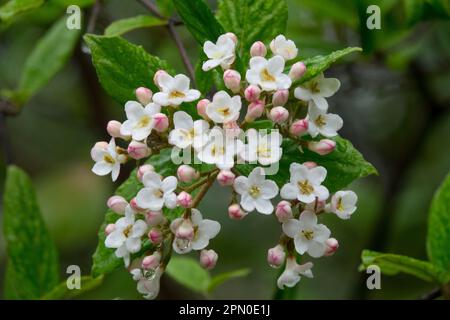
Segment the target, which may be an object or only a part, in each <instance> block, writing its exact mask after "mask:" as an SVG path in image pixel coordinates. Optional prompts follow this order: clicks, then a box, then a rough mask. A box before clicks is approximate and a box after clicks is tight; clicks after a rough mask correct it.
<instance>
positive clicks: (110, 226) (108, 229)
mask: <svg viewBox="0 0 450 320" xmlns="http://www.w3.org/2000/svg"><path fill="white" fill-rule="evenodd" d="M114 230H116V225H115V224H114V223H110V224H108V225H107V226H106V228H105V234H106V235H108V234H110V233H112V232H114Z"/></svg>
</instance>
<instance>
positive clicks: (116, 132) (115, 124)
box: [106, 120, 129, 139]
mask: <svg viewBox="0 0 450 320" xmlns="http://www.w3.org/2000/svg"><path fill="white" fill-rule="evenodd" d="M121 126H122V124H121V123H120V122H119V121H116V120H111V121H109V122H108V125H107V126H106V131H108V134H109V135H110V136H111V137H113V138H121V139H128V138H129V136H128V137H127V136H124V135H122V134H121V133H120V127H121Z"/></svg>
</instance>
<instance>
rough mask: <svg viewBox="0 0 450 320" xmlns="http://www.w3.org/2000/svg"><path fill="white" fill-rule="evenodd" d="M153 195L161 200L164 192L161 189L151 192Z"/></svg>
mask: <svg viewBox="0 0 450 320" xmlns="http://www.w3.org/2000/svg"><path fill="white" fill-rule="evenodd" d="M153 195H154V196H155V197H157V198H162V197H163V195H164V192H163V191H162V190H161V189H156V190H155V191H153Z"/></svg>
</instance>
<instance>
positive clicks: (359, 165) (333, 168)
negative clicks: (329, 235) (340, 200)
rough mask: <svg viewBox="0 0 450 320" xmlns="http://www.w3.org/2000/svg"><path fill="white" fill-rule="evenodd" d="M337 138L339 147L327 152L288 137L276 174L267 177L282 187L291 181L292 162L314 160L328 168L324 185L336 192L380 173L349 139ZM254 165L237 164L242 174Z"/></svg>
mask: <svg viewBox="0 0 450 320" xmlns="http://www.w3.org/2000/svg"><path fill="white" fill-rule="evenodd" d="M334 140H335V141H336V149H335V150H334V151H333V152H331V153H330V154H327V155H325V156H321V155H319V154H317V153H314V152H312V151H309V150H307V149H306V148H305V149H304V150H303V152H301V151H300V150H299V149H298V147H297V145H296V144H294V143H293V142H292V141H290V140H285V141H284V142H283V155H282V157H281V160H280V162H279V170H278V172H277V173H276V175H269V176H267V177H268V178H269V179H272V180H273V181H275V182H276V183H277V184H278V186H280V187H281V186H283V185H284V184H285V183H287V182H288V181H289V176H290V173H289V166H290V164H291V163H293V162H297V163H303V162H306V161H314V162H316V163H317V164H318V165H321V166H323V167H325V168H326V169H327V178H326V179H325V182H324V185H325V186H326V187H327V188H328V189H329V190H330V192H336V191H338V190H341V189H342V188H344V187H346V186H347V185H349V184H350V183H351V182H352V181H354V180H356V179H358V178H363V177H366V176H368V175H370V174H377V170H376V169H375V167H374V166H372V165H371V164H370V163H369V162H367V161H366V160H364V158H363V156H362V155H361V153H359V151H358V150H356V149H355V148H354V147H353V145H352V144H351V142H350V141H348V140H345V139H343V138H341V137H337V138H335V139H334ZM255 166H256V165H251V164H241V165H237V166H236V170H237V171H238V172H239V173H240V174H243V175H245V176H247V175H248V174H249V173H250V172H251V171H252V170H253V168H254V167H255Z"/></svg>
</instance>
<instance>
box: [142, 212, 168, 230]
mask: <svg viewBox="0 0 450 320" xmlns="http://www.w3.org/2000/svg"><path fill="white" fill-rule="evenodd" d="M164 220H165V218H164V215H163V214H162V211H161V210H158V211H152V210H149V211H147V212H146V213H145V221H147V224H148V225H150V226H157V225H158V224H161V223H162V222H163V221H164Z"/></svg>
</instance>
